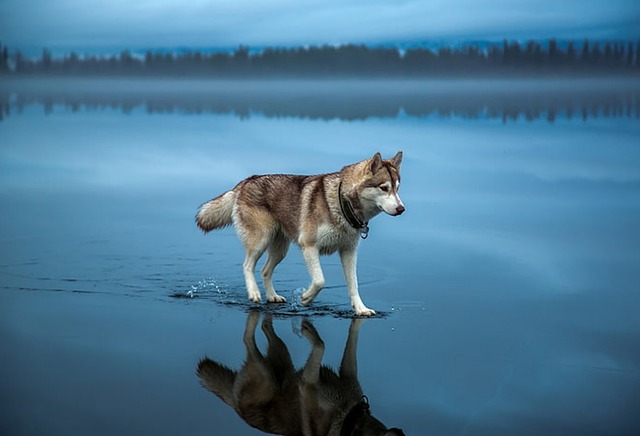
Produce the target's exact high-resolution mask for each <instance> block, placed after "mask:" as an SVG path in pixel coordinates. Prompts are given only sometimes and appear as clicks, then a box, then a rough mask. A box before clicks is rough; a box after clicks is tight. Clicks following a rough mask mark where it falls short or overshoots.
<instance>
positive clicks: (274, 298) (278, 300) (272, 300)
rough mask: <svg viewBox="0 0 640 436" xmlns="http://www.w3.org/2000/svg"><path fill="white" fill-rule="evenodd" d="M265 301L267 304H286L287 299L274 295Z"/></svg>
mask: <svg viewBox="0 0 640 436" xmlns="http://www.w3.org/2000/svg"><path fill="white" fill-rule="evenodd" d="M267 301H268V302H269V303H286V302H287V299H286V298H284V297H283V296H282V295H278V294H276V295H274V296H272V297H269V298H267Z"/></svg>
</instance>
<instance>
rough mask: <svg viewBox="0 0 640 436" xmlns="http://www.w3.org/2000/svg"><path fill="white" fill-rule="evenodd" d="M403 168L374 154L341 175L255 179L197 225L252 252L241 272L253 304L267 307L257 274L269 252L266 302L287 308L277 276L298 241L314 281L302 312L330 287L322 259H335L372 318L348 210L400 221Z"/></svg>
mask: <svg viewBox="0 0 640 436" xmlns="http://www.w3.org/2000/svg"><path fill="white" fill-rule="evenodd" d="M401 163H402V152H401V151H399V152H398V153H397V154H396V155H395V156H394V157H393V158H391V159H389V160H384V159H382V156H381V155H380V153H376V154H375V155H374V156H373V157H372V158H369V159H366V160H363V161H360V162H357V163H355V164H352V165H348V166H345V167H344V168H342V170H341V171H339V172H335V173H329V174H320V175H313V176H302V175H289V174H270V175H262V176H252V177H249V178H247V179H245V180H243V181H241V182H240V183H238V184H237V185H236V186H235V187H234V188H233V189H232V190H230V191H227V192H225V193H224V194H222V195H220V196H218V197H216V198H214V199H213V200H211V201H209V202H207V203H204V204H203V205H202V206H200V209H199V210H198V213H197V215H196V223H197V224H198V226H199V227H200V228H201V229H202V230H203V231H204V232H208V231H210V230H213V229H218V228H221V227H225V226H228V225H231V224H233V225H234V226H235V228H236V231H237V233H238V236H239V237H240V240H241V241H242V243H243V245H244V247H245V250H246V257H245V260H244V264H243V271H244V278H245V282H246V286H247V293H248V296H249V300H251V301H253V302H259V301H261V296H260V290H259V289H258V284H257V282H256V278H255V267H256V263H257V262H258V259H259V258H260V256H262V254H263V253H264V252H265V251H268V253H269V256H268V258H267V261H266V263H265V265H264V267H263V268H262V279H263V284H264V287H265V290H266V293H267V301H269V302H284V301H285V299H284V297H282V296H280V295H278V294H277V293H276V291H275V289H274V288H273V282H272V275H273V270H274V268H275V267H276V265H278V263H280V261H281V260H282V259H283V258H284V257H285V255H286V254H287V250H288V248H289V245H290V242H291V241H293V242H295V243H296V244H297V245H299V246H300V248H301V249H302V254H303V256H304V260H305V263H306V265H307V269H308V271H309V275H310V276H311V284H310V285H309V287H308V288H307V289H306V290H305V291H304V292H303V294H302V304H303V305H305V306H306V305H309V304H311V302H312V301H313V299H314V298H315V297H316V296H317V295H318V293H319V292H320V290H321V289H322V288H323V287H324V275H323V273H322V268H321V266H320V255H321V254H332V253H335V252H336V251H337V252H339V253H340V260H341V262H342V268H343V270H344V275H345V278H346V282H347V288H348V290H349V297H350V299H351V306H352V307H353V309H354V311H355V313H356V315H362V316H369V315H373V314H375V311H373V310H372V309H369V308H368V307H366V306H365V305H364V303H363V302H362V299H361V298H360V294H359V292H358V279H357V276H356V248H357V247H358V241H359V240H360V233H361V230H359V229H356V228H355V227H354V226H353V225H352V224H350V223H349V221H348V220H347V218H346V216H345V212H344V209H345V208H344V206H345V204H347V203H348V204H349V205H351V207H352V210H353V211H354V213H355V214H356V215H357V218H359V219H360V220H361V221H362V222H368V221H369V220H370V219H371V218H373V217H374V216H376V215H378V214H379V213H380V212H383V211H384V212H386V213H387V214H389V215H394V216H396V215H400V214H401V213H402V212H404V210H405V208H404V205H403V203H402V200H401V199H400V197H399V196H398V188H399V187H400V165H401ZM339 191H340V193H341V195H342V197H343V199H342V201H343V203H342V205H341V203H340V202H341V199H340V198H339Z"/></svg>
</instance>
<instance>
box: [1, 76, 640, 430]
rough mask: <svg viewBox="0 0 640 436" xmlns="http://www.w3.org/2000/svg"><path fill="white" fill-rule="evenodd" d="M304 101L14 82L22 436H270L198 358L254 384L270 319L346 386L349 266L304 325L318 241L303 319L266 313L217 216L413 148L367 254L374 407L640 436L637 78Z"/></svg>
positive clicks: (8, 196) (427, 423) (280, 309)
mask: <svg viewBox="0 0 640 436" xmlns="http://www.w3.org/2000/svg"><path fill="white" fill-rule="evenodd" d="M133 84H134V85H135V82H134V83H133ZM285 85H286V84H283V83H278V84H277V86H275V85H273V84H263V85H260V84H256V83H252V84H250V85H246V87H245V88H246V89H244V90H242V89H241V88H242V86H240V85H238V84H233V86H230V88H229V89H227V88H226V87H225V86H224V84H223V85H220V84H216V85H210V84H209V85H203V84H199V83H195V84H193V83H188V82H179V83H173V82H153V83H151V84H148V83H147V84H140V88H141V89H138V88H137V87H136V86H132V83H129V82H127V83H126V84H125V85H123V84H122V83H119V82H118V83H115V84H114V83H103V84H100V83H99V82H95V81H91V82H83V83H81V84H80V85H77V86H76V87H74V86H70V89H67V90H64V92H63V91H61V90H60V89H59V88H56V87H55V86H51V84H48V83H40V82H28V83H26V84H25V83H20V84H17V85H16V84H13V85H7V84H4V85H3V86H2V88H1V90H2V92H0V97H1V98H3V105H2V107H3V117H2V120H1V121H0V144H1V145H0V204H2V207H1V209H0V243H1V247H2V249H1V250H0V289H1V291H0V300H1V301H0V343H1V344H2V345H1V348H0V361H2V371H0V392H1V394H0V395H1V397H0V414H1V416H2V419H0V432H1V433H2V434H7V435H9V434H12V435H13V434H64V435H73V434H83V435H84V434H105V435H106V434H141V433H156V434H192V435H196V434H234V435H236V434H238V435H239V434H261V433H260V432H259V431H258V430H255V429H253V428H251V427H250V426H249V425H247V424H246V423H245V422H244V421H243V420H242V419H241V418H240V417H238V415H237V414H236V413H235V412H234V410H233V409H232V408H231V407H229V406H228V405H226V404H225V403H224V402H223V401H222V400H220V399H219V398H217V397H216V396H214V395H213V394H212V393H211V392H208V391H207V390H206V389H204V388H203V387H202V386H201V385H200V382H199V380H198V377H197V376H196V374H195V371H196V367H197V365H198V362H199V361H200V359H201V358H203V357H204V356H208V357H209V358H210V359H212V360H215V361H217V362H219V363H221V364H224V365H226V366H228V367H231V368H234V369H239V368H240V367H241V366H242V363H243V361H244V360H245V354H246V352H245V348H244V344H243V333H244V330H245V322H246V320H247V317H249V316H251V315H250V311H251V309H255V308H256V307H257V309H258V310H259V311H260V312H259V314H260V316H261V317H262V318H264V317H270V316H272V317H273V318H274V327H275V331H276V332H277V334H278V335H279V336H280V337H281V338H282V340H283V341H284V343H285V344H286V347H287V349H288V351H289V353H290V354H291V358H292V360H293V363H294V364H295V365H296V366H297V367H302V366H303V365H304V364H305V361H306V360H307V357H308V355H309V352H310V350H311V347H310V345H309V343H308V341H307V340H306V339H305V338H304V337H302V335H301V333H300V332H301V322H302V319H303V318H304V317H306V319H308V320H310V321H311V322H312V323H313V325H314V326H315V327H316V329H317V330H318V334H319V335H320V337H321V338H322V339H323V341H324V342H325V344H326V351H325V355H324V359H323V361H324V363H326V364H328V365H331V366H333V367H336V368H337V367H338V366H339V364H340V360H341V358H342V352H343V350H344V345H345V341H346V339H347V335H348V331H349V325H350V323H351V319H350V317H351V316H350V308H349V304H348V297H347V292H346V287H345V286H344V279H343V275H342V271H341V268H340V262H339V259H338V258H337V257H336V256H333V257H325V258H323V259H322V264H323V268H324V272H325V277H326V282H327V288H326V289H325V290H323V291H322V292H321V294H320V295H319V297H318V298H317V300H316V301H315V302H314V304H313V305H312V306H311V307H309V308H304V307H301V306H300V304H299V302H298V301H297V300H298V299H299V295H300V293H301V291H302V289H303V288H304V286H305V285H307V284H308V281H309V278H308V275H307V272H306V269H305V267H304V262H303V260H302V257H301V255H300V253H299V250H298V249H297V248H295V247H292V248H291V250H290V252H289V255H288V256H287V258H286V259H285V260H284V262H283V263H282V264H281V265H280V266H279V267H278V268H277V269H276V272H275V275H274V284H275V286H276V289H278V291H279V292H280V293H281V294H282V295H284V296H285V297H287V299H288V300H289V302H288V303H287V304H286V305H282V306H270V305H259V306H256V305H253V304H250V303H248V302H247V301H246V293H245V290H244V280H243V277H242V271H241V264H242V260H243V250H242V247H241V245H240V243H239V242H238V240H237V238H236V237H235V234H234V232H233V229H224V230H221V231H217V232H214V233H211V234H208V235H206V236H205V235H203V234H202V233H201V232H200V231H199V230H198V229H197V228H196V227H195V225H194V223H193V217H194V214H195V211H196V209H197V207H198V206H199V205H200V204H201V203H202V202H204V201H207V200H209V199H210V198H213V197H214V196H217V195H218V194H220V193H222V192H224V191H225V190H227V189H229V188H231V187H233V186H234V185H235V184H236V183H237V182H238V181H239V180H241V179H243V178H245V177H247V176H249V175H252V174H264V173H301V174H316V173H323V172H332V171H337V170H339V169H340V168H341V167H342V166H343V165H346V164H349V163H353V162H356V161H359V160H361V159H365V158H367V157H370V156H372V155H373V154H374V153H375V152H376V151H381V152H382V153H383V155H384V156H385V157H391V156H393V154H395V152H396V151H397V150H400V149H401V150H403V151H404V153H405V158H404V162H403V168H402V186H401V196H402V199H403V201H404V203H405V205H406V207H407V212H406V213H405V214H403V215H402V216H399V217H390V216H379V217H377V218H375V219H374V220H373V221H372V223H371V226H370V227H371V232H370V235H369V238H368V239H367V240H366V241H362V242H361V244H360V249H359V264H358V271H359V278H360V288H361V295H362V298H363V300H364V302H365V304H367V306H369V307H371V308H373V309H375V310H376V311H378V312H379V314H380V316H378V317H376V318H374V319H370V320H365V321H364V322H363V325H362V328H361V331H360V336H359V343H358V348H357V355H358V371H359V372H358V376H359V381H360V385H361V386H362V390H363V392H364V393H365V394H366V395H367V397H368V399H369V402H370V404H371V412H372V414H373V415H374V416H376V418H378V419H379V420H380V421H382V422H383V423H384V424H385V425H387V426H389V427H400V428H402V429H404V431H405V433H406V434H412V435H417V434H439V435H448V434H456V435H467V434H468V435H476V434H487V435H495V434H583V435H584V434H636V433H637V432H638V430H640V419H639V418H638V415H637V412H636V409H637V406H638V404H640V348H639V347H638V344H640V317H639V316H638V313H640V294H639V292H640V287H639V286H638V284H639V283H640V251H639V250H638V247H640V146H639V145H638V144H639V142H638V138H640V121H639V119H638V104H639V103H638V102H639V101H640V97H639V95H640V92H639V91H638V89H639V87H638V86H637V84H625V85H624V86H614V85H612V84H611V83H604V84H603V85H602V86H592V85H593V83H592V82H589V86H581V89H580V90H577V91H575V92H568V91H565V92H564V93H562V92H559V91H558V90H559V89H564V88H565V87H563V85H562V84H554V85H553V86H550V85H548V84H545V83H544V82H543V83H535V82H525V83H521V84H518V86H515V85H513V84H508V86H506V88H504V89H503V88H501V87H500V83H494V82H491V83H490V84H489V85H487V83H485V82H479V83H475V84H474V83H473V82H469V83H467V82H465V83H464V84H463V85H460V86H458V85H457V84H456V83H455V82H453V83H444V84H443V83H440V82H439V83H435V84H428V85H420V86H421V87H418V88H417V91H416V93H414V94H412V93H411V88H410V86H409V85H406V84H404V85H401V86H399V87H398V89H395V88H394V87H393V86H391V85H385V87H380V86H377V85H376V84H371V83H369V84H366V86H370V87H372V88H371V92H370V93H367V92H365V91H366V90H367V87H366V86H365V84H360V83H358V84H356V85H354V84H349V83H348V84H346V85H345V84H341V85H339V86H338V85H336V84H331V83H323V84H320V85H319V88H313V86H312V85H311V84H308V83H303V84H300V83H298V84H293V85H292V86H291V87H290V88H287V87H286V86H285ZM200 86H202V87H203V92H202V93H201V94H199V93H198V89H199V87H200ZM238 86H240V89H239V88H238ZM274 86H275V88H274ZM336 87H337V88H336ZM536 87H540V92H536V89H538V88H536ZM350 88H354V89H351V90H350ZM583 88H584V89H583ZM394 89H395V90H394ZM110 90H111V91H110ZM183 91H184V92H183ZM331 96H334V97H335V98H333V97H331ZM554 96H557V98H554ZM374 97H375V98H374ZM409 97H411V98H409ZM259 266H260V265H259ZM256 339H257V341H258V345H259V347H260V348H261V349H262V350H263V351H264V350H265V347H266V340H265V338H264V335H263V333H262V332H261V330H260V329H259V328H258V330H257V333H256Z"/></svg>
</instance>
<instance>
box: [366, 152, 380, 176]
mask: <svg viewBox="0 0 640 436" xmlns="http://www.w3.org/2000/svg"><path fill="white" fill-rule="evenodd" d="M381 165H382V155H381V154H380V152H377V153H376V154H374V155H373V157H372V158H371V162H369V169H370V170H371V172H372V173H373V174H375V172H376V171H378V170H379V169H380V166H381Z"/></svg>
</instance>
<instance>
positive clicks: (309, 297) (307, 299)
mask: <svg viewBox="0 0 640 436" xmlns="http://www.w3.org/2000/svg"><path fill="white" fill-rule="evenodd" d="M316 295H317V294H315V293H313V292H309V291H307V292H304V293H303V294H302V295H301V296H300V302H301V303H302V305H303V306H308V305H310V304H311V303H312V302H313V300H314V299H315V298H316Z"/></svg>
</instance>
